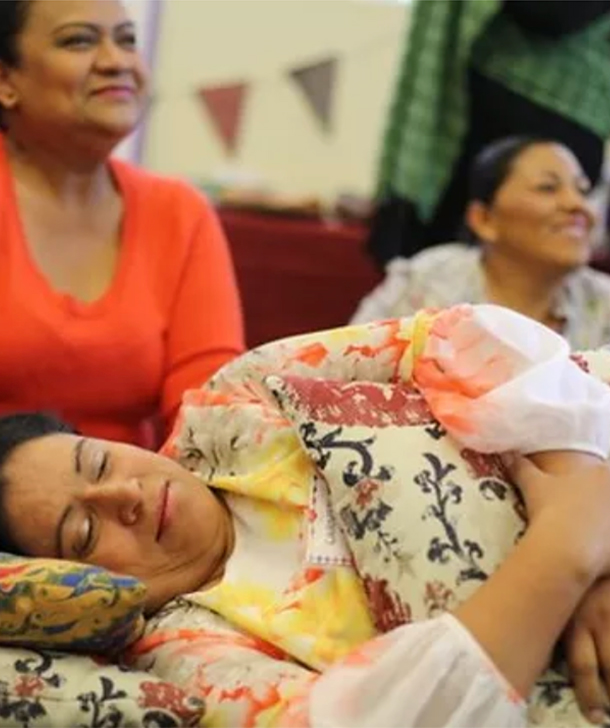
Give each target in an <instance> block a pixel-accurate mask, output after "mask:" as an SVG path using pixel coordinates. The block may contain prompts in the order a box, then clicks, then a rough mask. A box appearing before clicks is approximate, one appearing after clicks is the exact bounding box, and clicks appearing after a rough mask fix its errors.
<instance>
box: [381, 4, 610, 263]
mask: <svg viewBox="0 0 610 728" xmlns="http://www.w3.org/2000/svg"><path fill="white" fill-rule="evenodd" d="M405 41H406V42H405V52H404V57H403V60H402V64H401V66H400V71H399V74H398V79H397V85H396V90H395V93H394V98H393V103H392V108H391V110H390V113H389V118H388V124H387V131H386V134H385V138H384V144H383V153H382V159H381V164H380V169H379V175H378V180H377V210H376V213H375V216H374V218H373V223H372V227H371V234H370V238H369V241H368V250H369V252H370V254H371V255H372V256H373V258H374V259H375V261H376V262H377V263H378V264H380V265H381V264H386V263H387V262H388V261H389V260H391V259H392V258H394V257H396V256H404V257H411V256H412V255H414V254H415V253H417V252H419V251H420V250H422V249H423V248H426V247H429V246H431V245H437V244H439V243H444V242H446V241H447V240H455V236H456V234H457V232H458V231H459V227H460V224H461V220H462V218H463V215H464V209H465V206H466V202H467V197H466V195H467V179H468V170H469V169H470V166H471V164H472V160H473V159H474V158H475V156H476V155H477V154H478V153H479V152H480V151H481V149H483V147H485V146H486V145H487V144H490V143H491V142H493V141H495V140H497V139H501V138H503V137H506V136H509V135H522V134H528V135H529V134H531V135H538V136H540V135H542V136H546V137H552V138H553V139H557V140H558V141H560V142H561V143H562V144H565V145H567V146H568V147H569V148H570V149H572V151H573V152H574V154H575V155H576V156H577V157H578V160H579V162H580V164H581V165H582V166H583V168H584V170H585V171H586V173H587V176H588V177H589V179H590V180H591V182H592V183H593V184H594V185H595V184H597V182H598V179H599V177H600V172H601V168H602V162H603V158H604V146H605V142H606V140H607V139H608V137H609V136H610V0H587V2H582V0H476V2H467V1H466V0H416V2H414V3H413V7H412V9H411V10H410V12H409V24H408V29H407V38H406V39H405Z"/></svg>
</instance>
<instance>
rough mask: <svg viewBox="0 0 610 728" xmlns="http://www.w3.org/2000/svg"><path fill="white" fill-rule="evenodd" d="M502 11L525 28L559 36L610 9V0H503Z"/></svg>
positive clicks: (551, 35) (580, 28)
mask: <svg viewBox="0 0 610 728" xmlns="http://www.w3.org/2000/svg"><path fill="white" fill-rule="evenodd" d="M503 12H504V13H505V14H506V15H507V16H508V17H510V18H512V20H514V21H515V22H516V23H517V24H518V25H519V26H520V27H521V28H522V29H523V30H526V31H531V32H534V33H539V34H540V35H545V36H548V37H550V38H560V37H561V36H564V35H569V34H571V33H577V32H578V31H580V30H583V29H584V28H586V27H587V26H588V25H590V24H591V23H593V22H595V21H596V20H598V19H599V18H600V17H601V16H603V15H604V14H606V13H608V12H610V0H504V5H503Z"/></svg>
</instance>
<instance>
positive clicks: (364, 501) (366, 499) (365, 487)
mask: <svg viewBox="0 0 610 728" xmlns="http://www.w3.org/2000/svg"><path fill="white" fill-rule="evenodd" d="M378 490H379V483H378V482H377V481H376V480H361V481H360V482H359V483H358V485H357V486H356V504H357V505H358V507H359V508H363V509H366V508H368V507H369V506H370V505H371V503H372V502H373V499H374V498H375V496H376V495H377V491H378Z"/></svg>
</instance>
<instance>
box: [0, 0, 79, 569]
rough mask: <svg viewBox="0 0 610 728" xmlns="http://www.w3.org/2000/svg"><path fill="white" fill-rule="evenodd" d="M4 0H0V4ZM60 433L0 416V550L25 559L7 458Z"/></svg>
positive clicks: (59, 426)
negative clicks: (9, 503)
mask: <svg viewBox="0 0 610 728" xmlns="http://www.w3.org/2000/svg"><path fill="white" fill-rule="evenodd" d="M2 2H4V0H0V4H2ZM60 432H65V433H75V432H76V430H75V429H74V428H73V427H72V426H71V425H69V424H68V423H67V422H64V421H63V420H60V419H58V418H57V417H55V416H54V415H51V414H47V413H45V412H22V413H19V414H14V415H7V416H5V417H0V551H6V552H8V553H11V554H16V555H18V556H27V555H28V554H24V553H23V551H22V549H20V548H19V546H18V545H17V544H16V543H15V540H14V538H13V536H12V535H11V528H10V525H9V523H8V520H7V516H6V510H5V508H4V502H3V501H4V498H3V496H4V492H5V490H6V487H7V485H8V483H7V480H6V477H5V475H4V473H3V470H4V467H5V466H6V464H7V462H8V460H9V458H10V457H11V455H12V454H13V453H14V452H15V450H16V449H17V448H18V447H19V446H20V445H25V443H26V442H30V441H32V440H38V439H39V438H40V437H46V436H47V435H54V434H57V433H60Z"/></svg>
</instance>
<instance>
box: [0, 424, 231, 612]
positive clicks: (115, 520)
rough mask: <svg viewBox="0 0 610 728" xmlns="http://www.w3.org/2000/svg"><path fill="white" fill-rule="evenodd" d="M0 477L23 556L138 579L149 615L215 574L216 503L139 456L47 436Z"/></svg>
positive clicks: (224, 518) (164, 465) (175, 472)
mask: <svg viewBox="0 0 610 728" xmlns="http://www.w3.org/2000/svg"><path fill="white" fill-rule="evenodd" d="M3 477H4V478H5V480H6V482H7V485H6V487H5V489H4V494H3V506H4V510H5V513H6V520H7V522H8V523H9V524H10V525H11V531H12V534H11V535H12V537H13V539H14V541H15V542H16V544H17V545H18V546H19V547H20V548H21V549H22V550H23V552H24V553H26V554H28V555H31V556H40V557H51V558H65V559H70V560H74V561H83V562H86V563H90V564H95V565H98V566H102V567H105V568H107V569H110V570H112V571H116V572H120V573H125V574H130V575H132V576H136V577H138V578H140V579H141V580H142V581H143V582H144V583H145V584H146V585H147V587H148V598H147V607H148V608H149V609H154V608H157V607H159V606H161V605H162V604H164V603H165V602H166V601H168V600H169V599H171V598H172V597H174V596H176V595H178V594H183V593H187V592H189V591H194V590H196V589H197V588H199V587H201V586H202V585H204V584H206V583H209V582H210V581H211V580H214V579H215V578H217V577H218V576H219V575H220V574H221V573H222V567H223V566H224V561H225V560H226V558H227V557H228V555H229V553H230V551H231V548H232V539H233V531H232V525H231V518H230V515H229V513H228V511H227V510H226V508H225V506H224V505H223V503H222V502H221V501H220V500H219V499H218V498H217V497H216V496H215V495H214V494H213V493H212V492H211V491H210V490H209V489H208V488H207V487H206V486H205V485H204V484H203V483H202V482H201V481H200V480H199V479H197V478H196V477H195V476H194V475H192V474H191V473H189V472H188V471H187V470H185V469H184V468H182V467H181V466H180V465H178V464H177V463H175V462H174V461H172V460H169V459H167V458H165V457H162V456H160V455H157V454H155V453H152V452H149V451H147V450H142V449H140V448H137V447H133V446H130V445H123V444H119V443H114V442H107V441H104V440H93V439H86V438H81V437H79V436H76V435H70V434H54V435H48V436H45V437H41V438H38V439H36V440H31V441H29V442H27V443H25V444H23V445H20V446H19V447H17V448H16V449H15V451H14V452H13V453H12V454H11V456H10V458H9V459H8V462H7V463H6V464H5V466H4V468H3Z"/></svg>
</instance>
